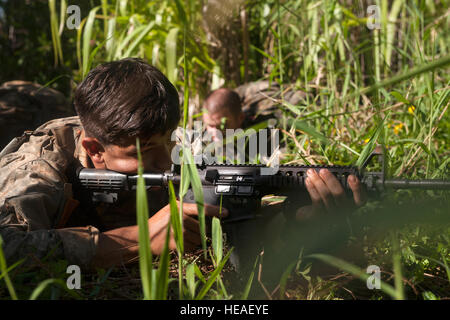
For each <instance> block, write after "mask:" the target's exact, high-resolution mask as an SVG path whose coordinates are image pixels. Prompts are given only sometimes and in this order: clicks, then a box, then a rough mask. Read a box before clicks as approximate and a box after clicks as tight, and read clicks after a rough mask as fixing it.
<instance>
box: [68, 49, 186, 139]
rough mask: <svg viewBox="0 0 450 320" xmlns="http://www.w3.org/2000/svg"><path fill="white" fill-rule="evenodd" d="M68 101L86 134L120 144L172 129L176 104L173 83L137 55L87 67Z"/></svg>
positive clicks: (175, 115) (176, 113)
mask: <svg viewBox="0 0 450 320" xmlns="http://www.w3.org/2000/svg"><path fill="white" fill-rule="evenodd" d="M74 105H75V109H76V111H77V114H78V116H79V117H80V121H81V124H82V125H83V128H84V130H85V131H86V135H87V136H90V137H93V138H96V139H98V140H99V141H100V143H102V144H105V145H119V146H125V145H126V144H127V142H128V143H129V141H130V138H134V137H140V138H149V137H151V136H152V135H154V134H158V133H160V134H164V133H165V132H167V130H170V129H172V128H175V127H176V125H177V124H178V122H179V120H180V105H179V99H178V93H177V90H176V89H175V87H174V86H173V85H172V84H171V83H170V81H169V80H168V79H167V78H166V76H164V75H163V74H162V73H161V71H159V70H158V69H157V68H155V67H153V66H151V65H149V64H148V63H146V62H145V61H143V60H142V59H137V58H126V59H122V60H119V61H113V62H108V63H104V64H102V65H99V66H98V67H96V68H95V69H93V70H91V71H90V72H89V73H88V75H87V76H86V78H85V79H84V80H83V82H81V84H80V85H79V86H78V87H77V89H76V91H75V98H74Z"/></svg>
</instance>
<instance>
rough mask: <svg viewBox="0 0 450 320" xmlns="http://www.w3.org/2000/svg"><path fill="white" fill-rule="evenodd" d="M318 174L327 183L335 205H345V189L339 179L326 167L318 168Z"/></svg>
mask: <svg viewBox="0 0 450 320" xmlns="http://www.w3.org/2000/svg"><path fill="white" fill-rule="evenodd" d="M319 175H320V177H321V178H322V180H323V181H324V182H325V184H326V185H327V187H328V189H329V190H330V192H331V194H332V195H333V197H334V201H335V202H336V205H338V206H339V207H343V206H345V205H346V197H345V191H344V188H343V187H342V185H341V183H340V182H339V180H338V179H337V178H336V177H335V175H334V174H332V173H331V172H330V171H329V170H327V169H322V170H320V172H319Z"/></svg>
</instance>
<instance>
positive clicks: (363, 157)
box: [356, 111, 391, 168]
mask: <svg viewBox="0 0 450 320" xmlns="http://www.w3.org/2000/svg"><path fill="white" fill-rule="evenodd" d="M390 113H391V112H390V111H389V112H388V114H387V115H386V116H385V117H384V119H383V120H381V122H380V124H379V125H378V127H377V129H376V130H375V132H374V133H373V134H372V136H371V137H370V139H369V142H368V143H367V144H366V145H365V146H364V149H363V151H362V152H361V155H360V156H359V158H358V160H357V161H356V166H357V167H358V168H360V167H361V166H362V165H363V164H364V162H365V161H366V160H367V158H368V157H369V156H370V154H371V153H372V151H373V149H374V148H375V143H376V141H377V139H378V136H379V135H380V133H381V130H383V124H384V121H386V119H387V118H388V117H389V115H390Z"/></svg>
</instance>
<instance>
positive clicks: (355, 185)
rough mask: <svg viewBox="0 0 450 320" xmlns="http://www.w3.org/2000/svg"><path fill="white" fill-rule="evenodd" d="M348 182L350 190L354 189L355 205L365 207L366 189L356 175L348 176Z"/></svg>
mask: <svg viewBox="0 0 450 320" xmlns="http://www.w3.org/2000/svg"><path fill="white" fill-rule="evenodd" d="M347 182H348V185H349V186H350V189H352V192H353V200H354V201H355V204H356V205H357V206H358V207H360V206H362V205H364V204H365V203H366V201H367V194H366V192H365V190H364V188H363V187H362V185H361V182H360V181H359V179H358V178H357V177H355V176H354V175H350V176H348V179H347Z"/></svg>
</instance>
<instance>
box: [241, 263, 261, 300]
mask: <svg viewBox="0 0 450 320" xmlns="http://www.w3.org/2000/svg"><path fill="white" fill-rule="evenodd" d="M259 257H260V256H259V255H257V256H256V259H255V263H254V264H253V269H252V272H251V273H250V276H249V277H248V280H247V284H246V285H245V288H244V293H242V297H241V300H247V298H248V294H249V293H250V289H251V287H252V283H253V278H254V276H255V270H256V266H257V265H258V260H259Z"/></svg>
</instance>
